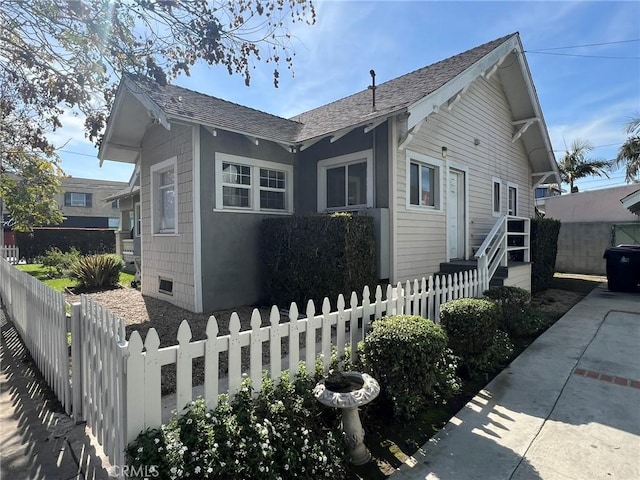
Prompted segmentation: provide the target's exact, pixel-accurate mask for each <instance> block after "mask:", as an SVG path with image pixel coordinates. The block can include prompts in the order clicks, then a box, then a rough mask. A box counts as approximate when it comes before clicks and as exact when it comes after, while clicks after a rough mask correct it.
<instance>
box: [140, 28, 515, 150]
mask: <svg viewBox="0 0 640 480" xmlns="http://www.w3.org/2000/svg"><path fill="white" fill-rule="evenodd" d="M513 35H515V34H511V35H506V36H504V37H501V38H498V39H496V40H493V41H491V42H488V43H485V44H483V45H480V46H478V47H475V48H472V49H471V50H467V51H466V52H463V53H460V54H458V55H454V56H453V57H449V58H447V59H445V60H442V61H440V62H437V63H434V64H432V65H429V66H427V67H423V68H420V69H418V70H415V71H413V72H411V73H407V74H405V75H402V76H401V77H398V78H395V79H393V80H389V81H388V82H385V83H382V84H380V85H378V86H377V87H376V110H375V112H374V111H372V109H371V91H370V90H368V89H365V90H362V91H360V92H358V93H355V94H353V95H350V96H348V97H345V98H343V99H341V100H337V101H335V102H332V103H329V104H327V105H323V106H321V107H318V108H315V109H313V110H310V111H308V112H305V113H302V114H300V115H297V116H295V117H293V118H291V119H286V118H282V117H278V116H276V115H271V114H269V113H265V112H262V111H260V110H256V109H253V108H249V107H246V106H243V105H239V104H236V103H233V102H229V101H226V100H222V99H220V98H217V97H213V96H210V95H205V94H203V93H198V92H194V91H192V90H189V89H186V88H182V87H178V86H175V85H166V86H160V85H157V84H152V83H146V82H141V81H137V80H134V82H135V84H136V85H137V87H139V88H140V90H141V91H142V92H144V93H145V94H146V95H147V96H148V97H149V98H150V99H151V101H153V102H154V103H155V104H156V105H157V106H158V107H159V108H160V109H161V110H162V111H163V112H164V113H165V114H166V115H167V116H168V117H178V118H181V119H184V120H191V121H194V122H198V123H202V124H204V125H208V126H212V127H218V128H221V129H229V130H231V131H236V132H241V133H244V134H248V135H252V136H255V137H258V138H265V139H269V140H275V141H279V142H283V143H289V144H298V143H302V142H304V141H306V140H310V139H314V138H318V137H322V136H326V135H329V134H331V133H333V132H336V131H339V130H342V129H345V128H349V127H352V126H356V125H359V124H362V123H366V122H369V121H372V120H375V119H377V118H384V117H386V116H388V115H390V114H393V113H395V112H399V111H402V110H404V109H406V108H407V107H409V106H410V105H412V104H414V103H415V102H417V101H418V100H420V99H421V98H423V97H425V96H427V95H429V94H430V93H433V92H434V91H436V90H437V89H438V88H440V87H442V86H443V85H445V84H447V83H448V82H449V81H451V80H452V79H454V78H455V77H456V76H458V75H459V74H461V73H462V72H464V71H465V70H466V69H467V68H469V67H470V66H472V65H473V64H474V63H475V62H477V61H478V60H480V59H481V58H482V57H484V56H485V55H487V54H488V53H490V52H491V51H492V50H494V49H495V48H497V47H498V46H499V45H501V44H502V43H504V42H505V41H507V40H508V39H509V38H511V37H512V36H513ZM132 80H133V79H132Z"/></svg>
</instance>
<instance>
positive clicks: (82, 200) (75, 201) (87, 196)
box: [64, 192, 92, 207]
mask: <svg viewBox="0 0 640 480" xmlns="http://www.w3.org/2000/svg"><path fill="white" fill-rule="evenodd" d="M91 200H92V194H91V193H79V192H66V193H65V194H64V205H65V207H91V203H92V202H91Z"/></svg>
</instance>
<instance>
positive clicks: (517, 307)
mask: <svg viewBox="0 0 640 480" xmlns="http://www.w3.org/2000/svg"><path fill="white" fill-rule="evenodd" d="M484 296H485V298H487V299H489V300H492V301H494V302H495V303H497V304H498V306H499V307H500V320H499V322H498V328H500V329H501V330H504V331H505V332H507V333H508V334H509V335H511V336H512V337H522V336H527V335H529V331H530V328H529V326H528V324H527V315H526V311H527V309H528V308H529V306H530V304H531V294H530V293H529V292H527V291H526V290H524V289H522V288H518V287H505V286H503V287H493V288H490V289H489V290H487V291H486V292H484Z"/></svg>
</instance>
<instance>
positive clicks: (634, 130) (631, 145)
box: [614, 116, 640, 183]
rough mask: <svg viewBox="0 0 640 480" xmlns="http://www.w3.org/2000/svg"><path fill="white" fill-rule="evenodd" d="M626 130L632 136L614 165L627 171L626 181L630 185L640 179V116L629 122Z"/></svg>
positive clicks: (621, 147)
mask: <svg viewBox="0 0 640 480" xmlns="http://www.w3.org/2000/svg"><path fill="white" fill-rule="evenodd" d="M625 130H626V132H627V133H628V134H630V135H631V136H630V137H629V138H627V140H626V141H625V142H624V143H623V144H622V145H621V146H620V150H619V151H618V156H617V157H616V159H615V160H614V164H615V165H616V166H624V167H625V168H626V169H627V172H626V177H625V181H626V182H627V183H630V182H633V181H636V180H638V179H639V178H640V116H639V117H635V118H632V119H631V120H629V123H627V128H626V129H625Z"/></svg>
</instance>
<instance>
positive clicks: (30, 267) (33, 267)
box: [16, 263, 133, 292]
mask: <svg viewBox="0 0 640 480" xmlns="http://www.w3.org/2000/svg"><path fill="white" fill-rule="evenodd" d="M16 267H17V268H18V270H22V271H23V272H25V273H28V274H29V275H31V276H32V277H35V278H37V279H38V280H40V281H41V282H43V283H44V284H45V285H48V286H50V287H51V288H53V289H54V290H56V291H58V292H64V290H65V288H72V287H75V286H76V281H75V280H74V279H73V278H68V277H60V278H49V276H48V275H47V269H46V268H45V267H43V266H42V265H41V264H39V263H28V264H25V265H16ZM132 281H133V275H132V274H131V273H125V272H121V273H120V280H119V283H120V285H122V286H123V287H130V286H131V282H132Z"/></svg>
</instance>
